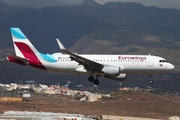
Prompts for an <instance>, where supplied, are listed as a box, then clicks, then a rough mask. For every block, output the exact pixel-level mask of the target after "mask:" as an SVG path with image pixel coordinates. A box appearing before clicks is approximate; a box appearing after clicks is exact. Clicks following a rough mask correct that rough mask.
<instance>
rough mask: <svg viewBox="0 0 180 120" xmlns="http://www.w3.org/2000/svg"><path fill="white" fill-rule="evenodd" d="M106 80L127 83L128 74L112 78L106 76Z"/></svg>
mask: <svg viewBox="0 0 180 120" xmlns="http://www.w3.org/2000/svg"><path fill="white" fill-rule="evenodd" d="M104 77H106V78H111V79H112V80H116V81H125V80H126V78H127V74H120V75H118V76H115V77H112V76H106V75H105V76H104Z"/></svg>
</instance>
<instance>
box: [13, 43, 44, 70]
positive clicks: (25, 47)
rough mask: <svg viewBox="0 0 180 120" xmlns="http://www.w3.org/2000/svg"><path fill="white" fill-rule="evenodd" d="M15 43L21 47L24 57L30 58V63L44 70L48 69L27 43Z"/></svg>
mask: <svg viewBox="0 0 180 120" xmlns="http://www.w3.org/2000/svg"><path fill="white" fill-rule="evenodd" d="M14 43H15V45H16V46H17V47H18V48H19V50H20V51H21V53H22V54H23V55H24V57H25V58H26V59H27V60H28V62H29V64H30V65H31V66H33V67H35V68H39V69H42V70H47V69H46V68H45V67H44V66H43V64H42V63H41V61H40V60H39V59H38V57H37V56H36V55H35V53H34V52H33V50H32V49H31V48H30V47H29V46H28V45H27V44H25V43H22V42H14Z"/></svg>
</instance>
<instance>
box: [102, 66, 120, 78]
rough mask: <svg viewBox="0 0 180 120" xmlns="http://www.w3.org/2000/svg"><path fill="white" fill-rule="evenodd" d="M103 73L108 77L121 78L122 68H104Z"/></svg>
mask: <svg viewBox="0 0 180 120" xmlns="http://www.w3.org/2000/svg"><path fill="white" fill-rule="evenodd" d="M102 71H103V72H104V74H105V75H107V76H119V74H120V67H117V66H104V68H103V69H102Z"/></svg>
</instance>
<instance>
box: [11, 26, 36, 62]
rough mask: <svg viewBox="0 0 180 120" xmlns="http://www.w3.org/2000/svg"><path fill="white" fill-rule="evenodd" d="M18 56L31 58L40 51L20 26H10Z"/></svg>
mask: <svg viewBox="0 0 180 120" xmlns="http://www.w3.org/2000/svg"><path fill="white" fill-rule="evenodd" d="M10 30H11V35H12V39H13V44H14V49H15V53H16V56H18V57H21V58H25V59H31V58H34V57H36V54H37V53H38V51H37V50H36V49H35V47H34V46H33V45H32V44H31V42H30V41H29V40H28V38H27V37H26V36H25V35H24V34H23V32H22V31H21V30H20V29H19V28H10Z"/></svg>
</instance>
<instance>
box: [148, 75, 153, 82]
mask: <svg viewBox="0 0 180 120" xmlns="http://www.w3.org/2000/svg"><path fill="white" fill-rule="evenodd" d="M149 83H150V84H153V79H152V75H149Z"/></svg>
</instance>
